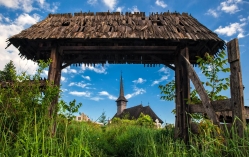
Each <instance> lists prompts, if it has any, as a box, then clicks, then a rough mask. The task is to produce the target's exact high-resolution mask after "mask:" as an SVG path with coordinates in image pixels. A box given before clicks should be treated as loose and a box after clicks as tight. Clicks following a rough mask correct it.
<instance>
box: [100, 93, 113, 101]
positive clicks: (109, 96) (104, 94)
mask: <svg viewBox="0 0 249 157" xmlns="http://www.w3.org/2000/svg"><path fill="white" fill-rule="evenodd" d="M99 95H103V96H107V97H108V99H110V100H117V97H115V96H113V95H111V94H109V93H108V92H107V91H101V92H99Z"/></svg>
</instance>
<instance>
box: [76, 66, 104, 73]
mask: <svg viewBox="0 0 249 157" xmlns="http://www.w3.org/2000/svg"><path fill="white" fill-rule="evenodd" d="M106 67H107V65H106V66H102V65H100V64H97V65H95V67H93V66H85V65H83V64H82V66H81V69H82V70H83V72H84V71H85V70H91V71H94V72H96V73H99V74H107V72H106Z"/></svg>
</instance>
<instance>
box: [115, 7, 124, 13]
mask: <svg viewBox="0 0 249 157" xmlns="http://www.w3.org/2000/svg"><path fill="white" fill-rule="evenodd" d="M123 9H124V7H117V9H116V12H122V10H123Z"/></svg>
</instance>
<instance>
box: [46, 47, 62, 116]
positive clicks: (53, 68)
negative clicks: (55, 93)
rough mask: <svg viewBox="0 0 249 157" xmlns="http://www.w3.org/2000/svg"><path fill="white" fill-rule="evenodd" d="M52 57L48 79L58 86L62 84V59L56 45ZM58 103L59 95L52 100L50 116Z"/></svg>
mask: <svg viewBox="0 0 249 157" xmlns="http://www.w3.org/2000/svg"><path fill="white" fill-rule="evenodd" d="M50 58H51V60H52V62H51V63H50V66H49V71H48V80H49V81H50V82H51V83H52V84H53V85H56V86H60V78H61V64H62V63H61V60H60V55H59V53H58V51H57V47H56V46H54V47H53V49H52V51H51V54H50ZM57 103H58V97H57V98H55V100H53V101H52V102H51V105H50V107H49V116H50V117H52V115H53V112H54V111H55V105H56V104H57Z"/></svg>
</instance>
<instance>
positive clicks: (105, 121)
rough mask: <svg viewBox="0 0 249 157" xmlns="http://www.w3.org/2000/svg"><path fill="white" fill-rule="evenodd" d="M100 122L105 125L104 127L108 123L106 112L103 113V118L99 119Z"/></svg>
mask: <svg viewBox="0 0 249 157" xmlns="http://www.w3.org/2000/svg"><path fill="white" fill-rule="evenodd" d="M98 122H99V123H103V124H104V125H105V124H106V123H107V120H106V115H105V111H103V112H102V114H101V116H100V117H99V118H98Z"/></svg>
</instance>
